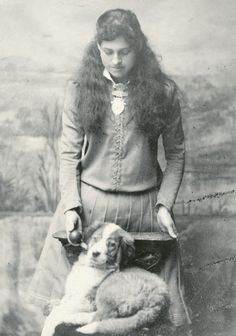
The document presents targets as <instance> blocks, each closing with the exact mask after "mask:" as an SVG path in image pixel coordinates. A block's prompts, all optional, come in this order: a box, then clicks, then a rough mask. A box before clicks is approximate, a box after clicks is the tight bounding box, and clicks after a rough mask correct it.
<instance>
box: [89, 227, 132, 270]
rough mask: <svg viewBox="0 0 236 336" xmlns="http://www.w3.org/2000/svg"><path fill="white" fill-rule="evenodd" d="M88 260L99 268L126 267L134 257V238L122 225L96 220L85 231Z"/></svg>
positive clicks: (91, 264)
mask: <svg viewBox="0 0 236 336" xmlns="http://www.w3.org/2000/svg"><path fill="white" fill-rule="evenodd" d="M85 239H86V241H87V243H88V251H87V260H88V262H89V264H90V266H94V267H98V268H119V269H121V268H124V267H125V266H127V265H128V264H129V262H130V261H131V260H132V258H133V257H134V240H133V238H132V237H131V235H130V234H129V233H128V232H126V231H124V230H123V229H122V228H121V227H120V226H118V225H116V224H113V223H104V222H95V223H94V224H93V225H92V226H91V227H90V228H89V229H88V230H87V232H85Z"/></svg>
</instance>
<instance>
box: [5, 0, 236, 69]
mask: <svg viewBox="0 0 236 336" xmlns="http://www.w3.org/2000/svg"><path fill="white" fill-rule="evenodd" d="M116 7H120V8H129V9H131V10H133V11H134V12H135V13H136V14H137V16H138V18H139V20H140V22H141V25H142V28H143V30H144V32H145V33H146V35H147V36H148V38H149V41H150V44H151V46H152V47H153V48H154V50H155V51H156V53H157V54H159V55H161V56H162V60H163V61H162V62H163V66H164V68H165V69H166V70H167V71H168V73H173V74H184V75H188V74H195V73H197V74H207V73H209V71H210V73H212V74H214V73H216V72H219V71H220V72H225V73H227V74H231V75H232V73H233V72H234V71H235V69H236V66H235V55H236V43H235V42H236V41H235V36H236V29H235V28H236V22H235V13H236V1H235V0H225V1H224V0H191V1H189V0H178V1H177V0H96V1H95V0H31V1H29V0H0V49H1V51H0V57H1V59H0V61H4V60H6V59H11V60H13V62H16V63H25V64H24V66H25V67H26V68H27V67H28V68H30V67H31V68H34V67H35V65H36V64H37V65H38V66H39V67H42V68H47V67H48V69H50V68H51V69H52V70H53V71H56V72H59V71H71V69H73V67H75V66H76V64H77V62H78V59H79V57H80V55H81V53H82V51H83V48H84V46H85V45H86V43H87V42H88V41H89V40H90V39H91V38H92V36H93V34H94V27H95V22H96V19H97V17H98V16H99V15H100V14H102V13H103V12H104V11H105V10H107V9H110V8H116Z"/></svg>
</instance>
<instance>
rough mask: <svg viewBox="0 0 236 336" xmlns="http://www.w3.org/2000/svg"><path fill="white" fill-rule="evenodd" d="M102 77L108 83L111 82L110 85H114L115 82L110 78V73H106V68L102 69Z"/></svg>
mask: <svg viewBox="0 0 236 336" xmlns="http://www.w3.org/2000/svg"><path fill="white" fill-rule="evenodd" d="M103 76H104V77H106V78H107V79H108V80H109V81H111V82H112V84H116V82H115V81H114V80H113V78H112V77H111V75H110V72H108V71H107V69H106V68H104V70H103Z"/></svg>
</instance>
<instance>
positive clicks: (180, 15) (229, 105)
mask: <svg viewBox="0 0 236 336" xmlns="http://www.w3.org/2000/svg"><path fill="white" fill-rule="evenodd" d="M147 4H148V6H147ZM0 7H1V11H0V28H1V29H0V34H1V36H0V38H1V41H2V46H3V51H2V52H1V58H0V78H1V81H0V230H1V237H2V243H1V252H2V253H1V254H0V261H1V264H0V265H1V272H0V284H1V287H0V288H1V296H0V303H1V308H2V309H1V312H0V326H1V327H0V335H1V336H3V335H14V336H15V335H17V336H18V335H19V336H21V335H22V336H23V335H26V336H29V335H31V336H33V335H35V336H36V335H39V334H40V328H41V325H42V321H43V317H42V315H41V313H40V312H39V310H37V309H35V308H33V307H30V306H29V305H27V303H26V302H25V301H24V298H25V292H26V289H27V286H28V285H29V282H30V279H31V277H32V274H33V271H34V269H35V267H36V264H37V260H38V258H39V255H40V251H41V249H42V246H43V240H44V238H45V235H46V232H47V228H48V225H49V224H50V220H51V217H52V215H53V212H54V210H55V208H56V206H57V203H58V200H59V199H60V193H59V189H58V165H59V162H58V140H59V137H60V129H61V112H62V106H63V98H64V90H65V86H66V83H67V81H68V79H69V78H70V77H71V76H72V75H73V73H74V71H75V70H76V68H77V65H78V63H79V60H80V58H81V55H82V52H83V48H84V46H85V44H86V43H87V41H88V40H90V39H91V38H92V36H93V32H94V24H95V20H96V18H97V17H98V15H100V14H101V13H102V12H103V11H104V10H106V9H109V8H116V7H123V8H130V9H132V10H133V11H135V12H136V14H137V15H138V17H139V18H140V21H141V24H142V26H143V29H144V31H145V33H146V34H147V36H148V37H150V44H151V46H152V47H153V49H154V50H155V51H156V53H157V55H158V57H159V58H160V61H161V62H162V65H163V67H164V69H165V70H166V71H167V72H168V73H169V74H170V75H171V76H172V77H173V79H174V80H176V82H177V83H178V85H179V87H180V89H181V105H182V115H183V122H184V130H185V136H186V150H187V159H186V167H185V175H184V179H183V183H182V186H181V189H180V193H179V196H178V199H177V202H176V206H175V213H176V215H177V216H176V220H177V225H178V229H179V231H180V232H181V235H180V240H181V246H182V254H183V263H184V266H185V275H186V281H187V297H188V300H189V304H190V306H191V308H192V311H193V317H194V321H195V322H196V328H197V330H198V334H199V335H202V336H213V335H221V336H223V335H224V336H226V335H227V336H231V335H232V336H233V335H235V331H236V326H235V325H234V323H235V322H234V321H233V318H232V317H233V316H234V315H235V311H236V307H235V304H236V283H235V281H236V263H235V260H236V248H235V240H236V226H235V219H236V191H235V190H236V150H235V145H236V131H235V130H236V115H235V113H236V111H235V109H236V108H235V106H236V104H235V103H236V98H235V97H236V96H235V92H236V82H235V77H236V72H235V70H236V61H235V54H236V50H235V45H234V43H233V42H234V34H233V31H234V28H235V21H234V19H233V13H234V12H235V9H236V8H235V7H236V6H235V3H234V2H233V1H231V0H230V1H227V2H224V3H223V2H222V1H220V0H214V1H213V0H206V1H204V0H198V1H197V0H194V1H191V3H190V2H188V1H187V0H181V1H178V2H176V1H172V0H162V1H154V0H153V1H151V0H149V1H148V3H146V2H145V1H134V0H132V1H129V2H127V1H115V0H111V1H109V2H108V1H105V0H98V1H83V0H69V1H68V2H63V1H60V2H58V1H56V0H50V1H47V2H46V1H41V2H39V1H37V0H36V1H34V2H30V3H28V2H27V1H26V0H15V1H13V2H5V1H0ZM160 55H161V56H162V59H161V57H160ZM160 156H161V157H160V160H161V162H162V163H163V166H164V164H165V162H164V159H163V155H162V148H161V145H160Z"/></svg>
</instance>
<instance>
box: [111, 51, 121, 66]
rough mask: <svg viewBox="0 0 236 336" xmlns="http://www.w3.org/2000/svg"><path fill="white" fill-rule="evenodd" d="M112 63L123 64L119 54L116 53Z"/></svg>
mask: <svg viewBox="0 0 236 336" xmlns="http://www.w3.org/2000/svg"><path fill="white" fill-rule="evenodd" d="M112 63H113V64H114V65H117V64H120V63H121V57H120V55H119V54H118V53H114V55H113V58H112Z"/></svg>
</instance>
